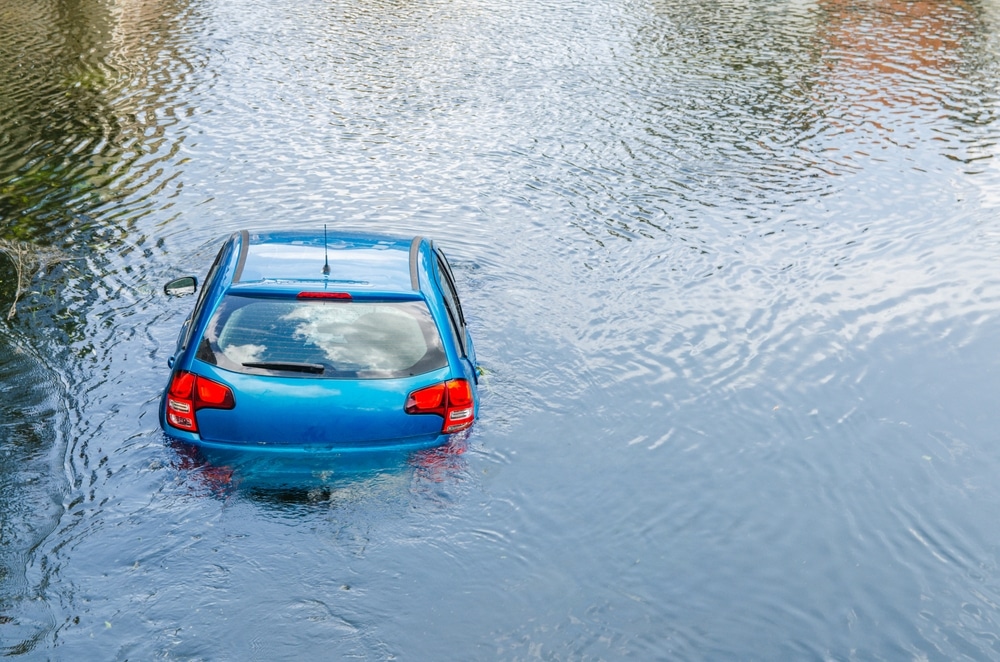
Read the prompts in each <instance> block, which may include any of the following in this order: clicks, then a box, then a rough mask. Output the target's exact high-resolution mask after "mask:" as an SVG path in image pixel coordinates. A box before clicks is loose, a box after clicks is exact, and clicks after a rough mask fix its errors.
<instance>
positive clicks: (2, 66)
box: [0, 0, 1000, 660]
mask: <svg viewBox="0 0 1000 662" xmlns="http://www.w3.org/2000/svg"><path fill="white" fill-rule="evenodd" d="M998 74H1000V5H997V3H996V2H993V1H992V0H990V1H985V2H975V3H964V2H957V1H955V2H952V1H948V0H946V1H941V2H895V1H892V0H869V1H866V2H851V3H848V2H840V1H839V0H816V1H815V2H791V1H786V2H778V1H774V2H754V3H743V2H731V1H728V0H720V1H715V2H709V1H706V0H696V1H690V0H688V1H686V2H674V1H673V0H656V1H652V2H632V1H628V0H624V1H623V0H600V1H598V2H591V3H584V4H581V3H578V2H576V3H574V2H564V1H561V0H556V1H553V2H543V3H525V2H516V1H515V2H512V3H499V4H498V3H485V2H477V1H475V0H473V1H471V2H460V3H454V2H451V3H448V2H438V1H436V0H421V1H419V2H408V3H398V2H374V3H371V2H369V3H358V2H355V1H354V0H337V1H335V2H314V1H312V0H306V1H304V2H298V3H291V4H289V3H274V2H266V1H265V2H261V1H260V0H236V1H234V2H227V3H222V2H213V1H212V0H210V1H208V2H203V3H197V4H195V3H189V2H186V0H164V1H162V2H156V3H153V4H149V3H146V4H135V3H127V2H126V3H122V2H110V1H104V0H65V1H61V2H55V1H47V0H45V1H42V2H38V3H33V4H29V5H26V4H24V3H18V2H15V1H12V0H0V248H4V247H5V249H6V252H4V253H0V315H3V316H6V314H7V310H8V308H9V306H10V305H11V304H12V303H14V302H15V300H16V304H17V308H16V314H15V315H14V316H13V317H12V318H11V319H10V320H9V321H6V322H4V323H3V325H2V327H0V396H2V398H0V527H2V528H0V651H2V652H3V653H4V654H6V655H8V656H12V657H22V658H24V659H72V660H77V659H81V660H87V659H98V660H108V659H122V660H124V659H184V660H188V659H204V660H230V659H232V660H237V659H238V660H247V659H261V660H275V659H296V660H300V659H371V660H385V659H414V660H449V659H455V660H470V659H482V660H494V659H501V660H530V659H543V660H598V659H603V660H616V659H638V660H650V659H678V660H706V659H760V660H776V659H836V660H847V659H859V660H879V659H882V660H899V659H921V660H954V659H1000V636H998V634H997V633H998V632H1000V627H998V625H1000V608H998V606H997V605H998V604H1000V567H998V564H1000V556H998V554H1000V527H998V525H997V522H996V517H995V515H994V513H995V512H996V511H997V507H998V504H1000V487H998V485H1000V482H998V481H997V480H996V479H995V476H997V475H998V470H1000V450H998V446H997V443H996V442H997V441H998V439H997V433H996V428H997V426H996V417H997V407H996V406H995V400H996V394H997V393H998V392H1000V389H998V386H1000V383H998V381H1000V377H998V375H1000V358H998V356H997V352H996V346H997V342H996V339H997V338H998V337H1000V275H998V270H997V264H1000V230H998V228H997V220H996V219H997V212H998V208H1000V170H998V169H997V166H996V145H997V142H998V137H1000V125H998V112H997V108H998V106H997V103H998V99H1000V97H998V94H997V89H996V85H995V81H996V80H997V77H998ZM323 224H329V225H330V227H334V228H345V229H362V230H374V231H382V232H387V233H402V234H421V235H424V236H428V237H432V238H433V239H434V240H435V241H436V242H437V243H439V244H440V245H442V246H444V248H445V249H446V251H447V252H448V254H449V256H450V257H451V258H452V262H453V264H454V267H455V272H456V276H457V279H458V281H459V282H458V286H459V290H460V292H461V294H462V295H463V305H464V308H465V310H466V313H467V316H468V317H469V322H470V327H471V329H472V332H473V335H474V337H475V341H476V349H477V354H478V357H479V359H480V361H481V363H482V364H483V368H484V369H485V372H486V376H485V380H484V384H483V389H482V395H483V403H482V412H481V414H482V416H481V419H480V420H479V421H478V422H477V424H476V426H475V427H474V428H473V430H472V431H471V433H470V434H468V435H467V436H463V437H462V438H460V439H456V440H455V441H454V443H452V444H451V445H449V446H447V447H444V448H442V449H437V450H433V451H427V452H423V453H421V454H419V455H417V456H413V457H408V456H405V457H402V456H394V457H385V456H383V457H371V458H366V459H364V460H363V461H359V462H355V463H344V462H333V463H331V462H328V461H317V462H310V463H301V464H299V463H293V464H291V465H289V464H288V463H282V464H278V463H276V462H271V461H266V462H256V461H254V462H251V461H249V460H247V459H246V458H209V461H205V458H204V457H201V456H198V455H197V454H192V453H191V451H190V449H187V448H184V447H180V446H175V445H172V444H170V443H169V442H168V441H167V440H166V438H165V437H164V436H163V434H162V433H161V432H160V430H159V425H158V422H157V407H158V403H159V397H160V393H161V390H162V388H163V387H164V385H165V381H166V378H167V366H166V361H167V359H168V358H169V356H170V354H171V353H172V351H173V348H174V342H175V338H176V333H177V331H178V329H179V327H180V324H181V323H182V321H183V319H184V318H185V316H186V315H187V314H188V312H189V309H188V307H189V306H190V305H191V301H190V299H171V300H168V299H167V298H166V297H165V296H164V295H163V294H162V293H161V287H162V284H163V283H164V282H165V281H166V280H168V279H170V278H172V277H174V276H177V275H184V274H196V275H198V276H199V277H201V276H203V275H204V273H205V271H206V270H207V267H208V265H209V263H210V261H211V259H212V257H213V256H214V254H215V252H216V250H217V247H218V244H219V240H220V239H221V238H222V237H224V236H226V235H227V234H228V233H230V232H232V231H234V230H236V229H240V228H250V229H260V228H268V227H275V228H283V229H290V228H309V227H312V228H319V227H321V226H322V225H323ZM18 260H20V261H18ZM19 268H20V269H21V270H22V273H23V274H26V275H27V276H28V278H27V280H24V282H23V283H22V285H23V286H22V285H19V284H18V269H19ZM22 280H23V279H22Z"/></svg>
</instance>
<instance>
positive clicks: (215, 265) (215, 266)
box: [181, 242, 232, 349]
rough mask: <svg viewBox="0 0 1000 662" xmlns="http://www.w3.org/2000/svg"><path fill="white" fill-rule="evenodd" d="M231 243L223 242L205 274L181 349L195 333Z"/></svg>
mask: <svg viewBox="0 0 1000 662" xmlns="http://www.w3.org/2000/svg"><path fill="white" fill-rule="evenodd" d="M231 245H232V243H231V242H226V243H225V244H223V246H222V248H221V249H219V253H218V255H216V256H215V261H214V262H212V266H211V267H209V269H208V275H207V276H205V281H204V285H202V288H201V293H200V294H199V295H198V300H197V301H195V304H194V310H193V311H191V317H190V319H189V322H188V329H187V336H186V337H185V338H184V346H183V347H181V349H187V346H188V343H189V342H190V341H191V334H192V333H194V327H195V322H196V321H197V320H198V316H199V315H201V309H202V308H204V307H205V300H206V299H207V298H208V291H209V290H210V289H212V280H213V279H214V278H215V274H216V273H217V272H218V271H219V265H220V264H222V258H223V256H224V255H225V254H226V252H227V249H229V248H230V246H231Z"/></svg>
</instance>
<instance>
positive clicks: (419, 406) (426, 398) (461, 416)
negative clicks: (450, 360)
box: [405, 379, 476, 434]
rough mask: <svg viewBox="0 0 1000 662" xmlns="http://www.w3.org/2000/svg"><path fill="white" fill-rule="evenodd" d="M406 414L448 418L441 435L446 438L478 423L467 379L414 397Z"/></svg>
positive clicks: (439, 385) (444, 383)
mask: <svg viewBox="0 0 1000 662" xmlns="http://www.w3.org/2000/svg"><path fill="white" fill-rule="evenodd" d="M405 411H406V413H407V414H437V415H438V416H441V417H442V418H444V423H443V424H442V425H441V432H444V433H446V434H450V433H452V432H458V431H459V430H464V429H465V428H467V427H469V426H470V425H472V424H473V422H475V420H476V404H475V400H474V399H473V397H472V386H471V385H470V384H469V382H468V381H466V380H464V379H451V380H449V381H447V382H441V383H440V384H434V385H432V386H427V387H425V388H422V389H420V390H417V391H414V392H413V393H410V395H409V396H408V397H407V398H406V407H405Z"/></svg>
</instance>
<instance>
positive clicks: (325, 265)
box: [323, 223, 330, 276]
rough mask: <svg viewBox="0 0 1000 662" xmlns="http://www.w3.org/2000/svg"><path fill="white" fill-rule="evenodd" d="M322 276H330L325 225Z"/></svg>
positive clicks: (324, 226) (324, 225)
mask: <svg viewBox="0 0 1000 662" xmlns="http://www.w3.org/2000/svg"><path fill="white" fill-rule="evenodd" d="M323 275H324V276H329V275H330V253H329V250H328V249H327V247H326V223H324V224H323Z"/></svg>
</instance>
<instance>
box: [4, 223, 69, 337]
mask: <svg viewBox="0 0 1000 662" xmlns="http://www.w3.org/2000/svg"><path fill="white" fill-rule="evenodd" d="M0 253H2V254H4V255H6V256H7V258H9V259H10V263H11V265H12V266H13V268H14V280H15V281H16V283H15V286H14V298H13V300H12V301H11V303H10V309H9V310H8V311H7V319H8V320H10V319H13V317H14V316H15V315H16V314H17V302H18V300H19V299H20V298H21V296H22V295H23V294H24V293H25V292H27V291H28V287H29V286H30V285H31V280H32V279H33V278H34V277H35V275H37V274H38V273H40V272H42V271H43V270H45V269H47V268H48V267H50V266H52V265H53V264H56V263H58V262H62V261H63V260H66V259H67V256H66V255H64V254H63V253H60V252H59V251H57V250H55V249H53V248H45V247H42V246H38V245H36V244H32V243H29V242H27V241H13V240H10V239H0Z"/></svg>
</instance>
